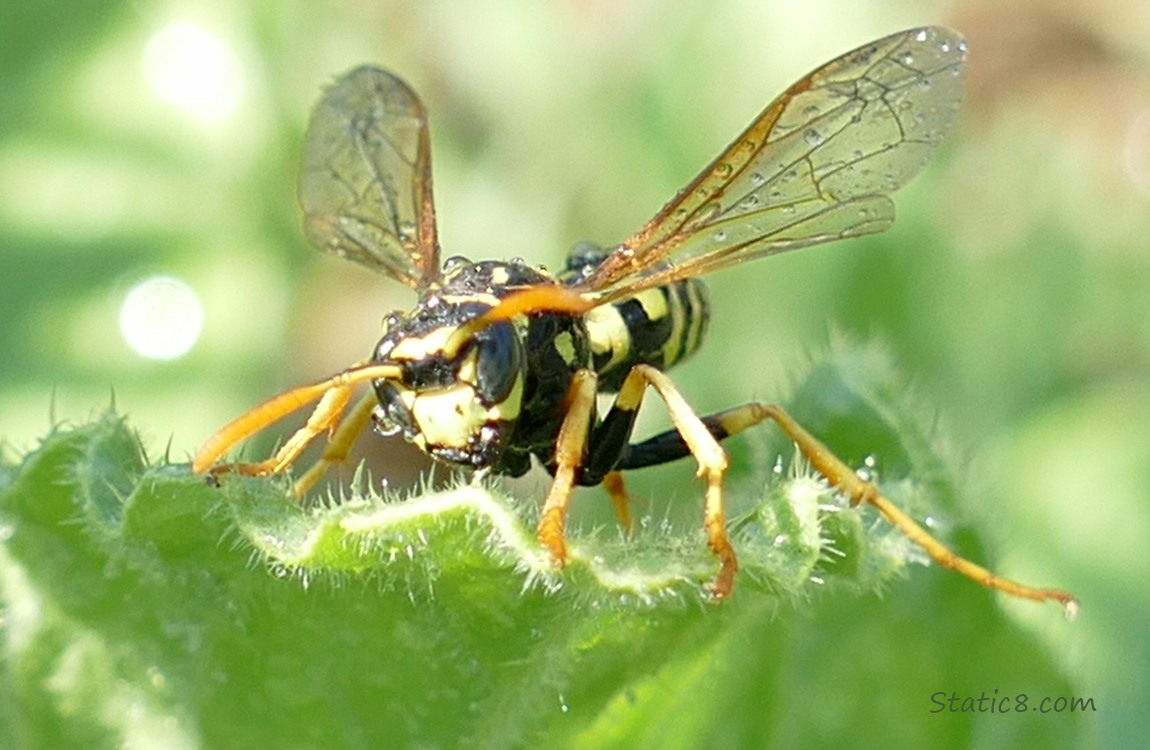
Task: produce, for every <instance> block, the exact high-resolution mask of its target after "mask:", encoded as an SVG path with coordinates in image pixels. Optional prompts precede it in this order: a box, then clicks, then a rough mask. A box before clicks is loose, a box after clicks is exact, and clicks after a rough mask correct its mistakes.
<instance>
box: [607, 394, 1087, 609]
mask: <svg viewBox="0 0 1150 750" xmlns="http://www.w3.org/2000/svg"><path fill="white" fill-rule="evenodd" d="M765 420H771V421H773V422H774V423H775V424H776V425H778V426H779V429H781V430H782V431H783V433H784V434H785V435H786V436H787V437H788V438H790V440H791V441H792V442H794V444H795V445H796V446H798V448H799V451H800V452H801V453H802V454H803V456H804V457H806V459H807V460H808V461H810V463H811V466H813V467H814V469H815V470H816V471H817V472H818V473H819V474H821V475H822V476H823V477H825V478H826V479H827V481H828V482H830V483H831V485H833V486H834V487H835V489H837V490H839V491H840V492H842V493H843V494H845V495H846V496H847V497H848V498H850V501H851V504H852V505H856V506H857V505H860V504H862V503H866V504H868V505H871V506H873V507H874V508H875V509H876V510H878V512H879V513H880V514H881V515H882V516H883V518H885V519H886V520H887V522H888V523H890V524H891V525H892V526H895V527H896V528H897V529H899V530H900V531H901V532H902V533H903V534H905V535H906V536H907V537H908V538H910V540H911V541H912V542H914V543H915V544H917V545H918V546H919V547H921V548H922V549H923V551H925V552H926V553H927V554H928V555H930V557H931V558H932V559H933V560H934V561H935V562H937V563H938V564H939V565H941V566H943V567H944V568H950V569H952V570H955V571H957V572H958V573H961V574H962V575H964V576H966V577H967V578H970V579H971V580H973V581H976V582H977V583H980V584H982V585H983V586H986V587H987V588H990V589H995V590H997V591H1002V592H1004V593H1006V594H1010V595H1011V596H1017V597H1021V598H1023V599H1032V600H1034V601H1051V600H1053V601H1056V602H1059V603H1060V604H1062V606H1063V607H1065V608H1066V611H1067V612H1068V613H1070V614H1073V613H1074V612H1075V611H1076V610H1077V608H1078V600H1077V599H1075V597H1074V596H1073V595H1071V594H1069V593H1067V592H1065V591H1061V590H1059V589H1047V588H1036V587H1033V586H1028V585H1026V584H1023V583H1019V582H1017V581H1014V580H1011V579H1009V578H1003V577H1001V576H998V575H995V574H994V573H992V572H991V571H989V570H987V569H986V568H984V567H982V566H980V565H978V564H976V563H974V562H971V561H970V560H967V559H966V558H964V557H961V556H959V555H958V554H957V553H955V552H953V551H952V550H951V549H950V548H948V547H947V546H946V545H945V544H943V543H942V542H940V541H939V540H938V539H936V538H935V537H934V536H932V535H931V534H930V533H929V532H928V531H927V530H926V529H924V528H923V527H922V526H921V525H919V523H918V522H917V521H915V520H914V519H913V518H911V517H910V516H909V515H907V513H906V512H905V511H903V510H902V509H901V508H899V507H898V506H897V505H895V504H894V503H893V502H891V501H890V500H889V499H888V498H886V497H885V496H884V495H883V494H882V492H881V491H880V490H879V488H878V486H877V485H875V484H873V483H871V482H867V481H865V480H863V479H861V478H860V477H859V476H858V474H857V473H856V472H855V471H853V470H852V469H851V468H850V467H849V466H847V465H846V464H845V463H844V462H843V461H842V459H840V458H839V457H838V456H836V455H835V454H834V453H832V452H831V450H830V449H829V448H828V447H827V446H826V445H824V444H823V443H822V442H821V441H820V440H818V439H817V438H816V437H814V436H813V435H811V434H810V433H809V432H807V431H806V429H804V428H803V427H802V425H800V424H799V423H798V422H796V421H795V420H794V419H793V418H792V417H791V416H790V415H789V414H788V413H787V412H786V411H784V410H783V409H782V408H781V407H779V406H774V405H766V404H760V403H751V404H745V405H743V406H739V407H736V408H734V409H729V410H727V411H724V412H719V413H718V414H712V415H710V416H707V417H703V420H702V421H703V423H704V424H705V425H706V427H707V429H708V431H709V432H710V433H711V435H712V436H713V437H714V438H715V439H717V440H723V439H725V438H727V437H730V436H731V435H735V434H738V433H739V432H742V431H743V430H745V429H747V428H748V427H752V426H754V425H757V424H759V423H760V422H763V421H765ZM690 452H691V451H690V449H689V448H688V447H687V446H686V445H685V444H684V443H683V441H682V440H681V439H680V436H679V434H678V433H677V432H675V431H669V432H665V433H663V434H661V435H656V436H655V437H653V438H651V439H649V440H646V441H644V442H642V443H639V444H637V445H633V446H629V448H628V450H627V451H626V452H625V453H624V454H623V456H622V457H621V458H620V460H619V463H618V465H617V467H616V468H618V469H622V470H626V469H637V468H640V467H643V466H651V465H654V464H659V463H664V462H666V461H671V460H674V459H676V458H681V457H683V456H685V455H687V454H688V453H690Z"/></svg>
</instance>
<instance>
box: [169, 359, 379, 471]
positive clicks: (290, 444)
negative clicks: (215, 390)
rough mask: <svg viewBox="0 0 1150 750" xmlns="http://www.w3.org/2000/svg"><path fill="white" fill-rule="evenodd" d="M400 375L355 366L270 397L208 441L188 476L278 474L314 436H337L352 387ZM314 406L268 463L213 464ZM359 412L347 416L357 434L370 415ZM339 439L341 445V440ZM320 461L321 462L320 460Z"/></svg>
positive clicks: (362, 407) (358, 408) (353, 391)
mask: <svg viewBox="0 0 1150 750" xmlns="http://www.w3.org/2000/svg"><path fill="white" fill-rule="evenodd" d="M400 374H401V372H400V369H399V368H398V367H396V366H395V365H371V364H368V365H357V366H355V367H352V368H350V369H347V370H344V371H343V372H341V373H339V374H337V375H334V376H332V377H330V378H328V379H326V380H322V381H320V382H318V383H313V384H312V385H305V386H300V387H298V388H293V389H291V390H289V391H285V392H283V393H281V394H279V395H278V396H273V397H272V398H270V399H268V400H267V401H265V402H263V403H262V404H260V405H259V406H257V407H255V408H254V409H252V410H251V411H248V412H246V413H245V414H242V415H240V416H239V417H238V418H236V419H235V420H234V421H232V422H231V423H229V424H227V425H225V426H224V427H223V429H221V430H220V431H219V432H217V433H216V434H215V435H213V436H212V437H211V438H209V439H208V441H207V442H206V443H204V445H203V446H202V447H201V448H200V450H199V451H198V452H197V453H196V456H195V458H194V459H193V461H192V470H193V471H195V472H197V473H205V472H209V471H210V472H211V473H212V474H223V473H227V472H236V473H238V474H244V475H248V476H263V475H267V474H277V473H279V472H282V471H283V470H284V469H286V468H287V467H288V466H291V464H292V463H293V462H295V460H296V459H298V458H299V456H300V454H301V453H303V451H304V450H305V449H306V448H307V446H308V445H309V444H310V443H311V442H312V441H313V440H315V438H316V437H318V436H319V435H320V434H322V433H324V432H331V431H337V429H336V428H337V427H338V426H339V424H340V419H341V416H342V415H343V412H344V410H345V409H346V408H347V405H348V403H349V402H350V401H351V397H352V395H353V394H354V393H355V389H356V387H357V386H359V385H360V384H361V383H363V382H365V381H371V380H379V379H382V378H394V377H398V376H399V375H400ZM317 400H318V401H319V403H318V404H317V405H316V407H315V410H314V411H312V414H311V416H310V417H309V418H308V421H307V424H305V425H304V426H303V427H301V428H300V429H298V430H296V432H295V434H293V435H292V436H291V437H290V438H288V440H287V442H286V443H284V444H283V446H282V447H281V448H280V449H279V450H278V451H277V452H276V454H275V455H274V456H272V457H271V458H269V459H268V460H266V461H261V462H259V463H237V464H217V463H216V462H217V461H219V459H220V458H222V457H223V456H224V455H225V454H227V452H228V451H230V450H231V449H232V448H234V447H235V446H236V445H238V444H239V443H241V442H243V441H244V440H247V439H248V438H249V437H251V436H252V435H255V434H256V433H257V432H259V431H261V430H263V429H265V428H267V427H268V426H270V425H271V424H273V423H275V422H277V421H279V420H280V419H282V418H283V417H286V416H287V415H289V414H291V413H292V412H294V411H298V410H299V409H302V408H303V407H305V406H307V405H308V404H310V403H312V402H313V401H317ZM364 410H365V407H364V405H363V402H361V403H360V404H359V405H357V406H356V408H355V410H354V413H353V420H352V421H356V420H357V419H358V422H359V424H360V425H361V427H360V430H361V431H362V425H363V424H366V419H367V418H368V417H369V416H370V410H368V411H367V416H364V415H363V414H361V413H360V412H362V411H364ZM342 433H343V431H342V430H338V431H337V435H338V434H342ZM341 439H342V440H347V437H346V435H345V436H344V437H342V438H341ZM345 448H346V446H344V448H336V449H335V451H336V452H335V453H333V455H336V454H338V452H339V450H344V452H346V450H345ZM322 461H323V459H321V462H322ZM330 463H331V462H327V464H326V465H330ZM309 474H310V472H309ZM317 480H318V477H316V478H315V479H312V480H311V481H312V484H314V483H315V481H317ZM297 494H298V493H297Z"/></svg>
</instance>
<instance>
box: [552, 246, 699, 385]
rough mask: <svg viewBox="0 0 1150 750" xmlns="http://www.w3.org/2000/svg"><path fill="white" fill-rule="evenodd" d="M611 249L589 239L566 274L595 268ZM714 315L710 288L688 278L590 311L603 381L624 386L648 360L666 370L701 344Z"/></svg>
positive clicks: (593, 346)
mask: <svg viewBox="0 0 1150 750" xmlns="http://www.w3.org/2000/svg"><path fill="white" fill-rule="evenodd" d="M604 257H606V254H605V251H603V250H602V249H600V248H599V247H597V246H595V245H591V244H589V243H580V244H579V245H576V246H575V247H574V248H572V249H571V252H570V254H569V255H568V259H567V273H566V274H565V277H566V278H578V277H579V276H582V275H585V274H587V273H589V272H590V271H591V270H593V269H594V268H595V267H596V266H598V265H599V263H601V262H602V259H603V258H604ZM709 320H710V303H709V301H708V298H707V288H706V286H704V284H703V282H701V281H699V280H698V279H694V278H691V279H685V280H683V281H677V282H675V283H673V284H668V285H666V286H660V287H655V288H653V289H647V290H644V291H642V292H639V293H638V294H636V295H634V296H633V297H626V298H624V299H621V300H616V301H615V302H609V303H607V304H605V305H602V306H600V307H597V308H595V309H594V310H591V311H590V312H588V313H587V314H586V315H584V322H585V323H586V326H587V333H588V336H589V337H590V343H591V353H592V356H593V363H594V367H595V371H596V372H597V373H598V374H599V385H600V388H601V389H602V390H604V391H615V390H618V388H619V386H620V385H622V383H623V378H625V377H627V373H628V372H630V370H631V368H632V367H634V366H635V365H638V364H646V365H651V366H653V367H656V368H658V369H660V370H665V369H667V368H668V367H671V366H672V365H674V364H675V363H676V362H679V361H680V360H682V359H683V358H684V357H687V356H688V355H690V354H691V353H693V352H694V351H695V350H696V349H698V348H699V344H700V343H702V341H703V336H704V334H705V333H706V330H707V323H708V322H709Z"/></svg>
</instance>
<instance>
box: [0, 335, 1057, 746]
mask: <svg viewBox="0 0 1150 750" xmlns="http://www.w3.org/2000/svg"><path fill="white" fill-rule="evenodd" d="M895 379H896V378H895V375H894V373H893V371H892V369H891V368H890V366H889V364H888V363H887V362H886V360H885V358H884V357H883V356H882V355H881V353H878V352H875V351H874V350H866V349H863V350H860V349H852V348H850V347H847V346H846V345H840V346H839V347H838V348H837V349H836V351H834V352H833V353H832V356H830V357H829V358H827V359H826V360H825V361H821V362H816V363H814V364H813V365H812V368H811V373H810V375H809V377H808V378H807V379H804V380H801V381H798V382H797V383H796V388H795V393H796V398H795V399H794V400H793V402H792V403H790V404H788V406H789V407H791V408H792V410H793V411H794V412H795V413H796V414H799V415H803V416H804V417H805V416H810V417H811V419H810V421H811V426H812V427H813V428H814V429H815V431H816V432H817V433H818V434H820V435H822V436H823V437H824V438H825V439H827V440H828V441H829V442H830V443H831V444H832V445H833V446H835V447H836V449H841V450H843V452H844V453H845V454H846V455H847V456H848V457H849V458H851V460H852V461H854V462H855V463H858V464H860V465H861V463H862V458H865V454H863V455H861V456H860V455H859V454H856V453H855V451H856V450H865V448H862V447H857V448H856V445H860V444H856V443H855V442H853V441H852V436H857V435H858V434H860V433H861V434H864V435H866V436H868V440H867V441H865V442H866V443H869V444H870V445H872V446H875V448H874V453H875V455H876V456H877V457H879V460H878V463H877V467H878V468H877V470H878V472H879V474H880V476H879V479H880V481H881V482H882V484H883V485H884V487H885V488H886V490H887V492H888V493H889V494H890V496H891V497H892V498H893V499H895V500H896V501H897V502H899V503H900V504H902V505H903V506H904V507H906V508H908V509H910V510H911V511H912V512H913V513H915V514H916V515H918V516H920V517H921V516H925V515H934V516H936V517H941V518H943V519H945V518H947V517H950V513H949V510H950V509H952V508H953V505H954V503H955V502H956V498H959V497H960V496H961V492H960V485H959V484H958V483H957V482H956V479H955V476H954V474H953V473H951V470H950V468H949V467H950V462H949V459H948V458H946V457H945V456H942V455H940V453H939V445H940V443H939V441H938V439H937V436H936V435H935V434H933V432H932V430H931V429H925V428H923V427H922V424H923V422H922V420H921V419H920V417H919V415H918V414H916V411H915V408H916V407H914V406H913V405H911V404H909V403H908V402H909V401H910V399H908V398H906V396H905V393H904V389H901V388H899V387H897V386H896V385H894V384H893V381H894V380H895ZM818 414H823V415H825V416H824V418H823V419H824V422H823V424H821V425H819V424H817V423H818V422H819V418H818V416H817V415H818ZM766 434H769V432H768V430H767V428H766V427H764V428H762V430H756V431H754V434H752V435H751V436H749V439H748V440H746V443H747V444H749V445H750V450H749V451H746V450H745V445H744V446H743V447H736V446H732V447H736V450H735V453H736V454H742V453H744V452H749V453H751V454H752V456H751V457H750V458H749V459H743V462H742V464H741V465H742V466H744V467H746V466H748V465H749V466H750V468H749V469H744V470H742V471H740V472H736V475H735V476H733V477H732V480H731V482H730V487H731V492H730V501H731V524H730V526H731V530H732V536H733V539H734V542H735V545H736V548H737V550H738V552H739V555H740V563H741V570H740V575H739V579H738V583H737V586H736V593H735V596H734V597H733V598H732V599H731V600H730V601H727V602H724V603H721V604H716V603H714V602H711V601H710V600H709V598H708V597H707V595H706V592H705V588H704V584H705V583H706V582H707V581H708V580H709V579H710V578H711V577H712V576H713V575H714V574H715V572H716V570H717V564H716V562H715V560H714V559H713V557H712V556H711V555H710V553H709V552H708V551H707V549H706V545H705V542H704V538H703V534H702V530H701V529H700V528H697V527H696V525H695V524H694V523H692V524H683V523H678V522H677V521H675V520H673V519H668V520H666V521H664V522H653V521H651V520H650V519H647V521H646V522H645V523H642V524H640V525H639V529H638V531H637V533H636V534H635V535H634V538H630V539H625V538H623V537H622V535H621V534H619V533H618V532H617V531H616V530H614V529H597V530H596V529H590V530H589V529H581V528H573V529H571V530H570V535H571V551H572V560H571V563H570V564H569V566H568V567H567V568H566V569H564V570H562V571H559V570H555V569H554V568H553V567H552V566H551V564H550V561H549V559H548V557H547V556H546V554H545V553H544V551H543V550H542V548H541V547H540V546H539V544H538V543H537V542H536V540H535V536H534V531H533V527H534V518H533V514H535V513H537V511H536V510H535V504H536V499H535V498H512V497H509V496H508V495H507V493H506V491H505V490H504V489H502V488H501V486H500V485H499V484H497V483H496V484H475V485H471V484H463V485H459V486H456V487H453V488H450V489H447V490H443V491H438V492H428V493H424V494H420V495H418V496H415V497H411V498H408V499H405V500H400V499H397V498H394V497H387V498H384V497H378V496H366V497H351V498H347V499H345V500H344V501H343V502H338V503H336V502H321V503H318V504H316V505H315V506H314V507H310V508H301V507H299V506H297V505H296V504H295V503H294V502H292V501H291V500H290V498H289V493H288V492H287V489H288V488H287V485H286V483H285V482H284V481H282V480H278V479H276V480H255V479H243V478H239V477H232V476H225V477H222V481H221V483H220V485H221V486H219V487H218V488H217V487H213V486H211V485H209V484H208V483H206V482H205V481H204V480H203V478H202V477H198V476H195V475H192V474H191V473H190V471H189V470H188V468H187V466H186V465H182V464H167V463H163V462H151V461H148V460H147V459H146V457H145V455H144V450H143V449H142V447H141V446H140V443H139V440H138V438H137V437H136V436H135V434H134V433H133V432H132V430H131V429H130V428H129V427H128V426H127V425H126V424H125V422H124V421H123V419H122V418H121V417H119V416H117V415H114V414H107V415H105V416H103V417H101V418H99V419H96V420H94V421H92V422H90V423H88V424H84V425H81V426H78V427H73V428H67V429H64V428H61V429H58V430H56V431H54V432H53V433H52V434H50V435H49V436H47V437H46V438H45V439H44V441H43V442H42V444H41V445H40V446H39V447H38V448H37V449H36V450H34V451H32V452H31V453H29V454H28V455H27V456H26V457H24V458H23V460H22V462H21V463H20V464H19V465H18V466H6V467H4V471H3V474H2V476H4V477H5V481H4V484H3V485H0V487H2V490H0V532H2V533H0V537H2V538H3V539H4V543H3V546H2V547H0V593H2V596H3V601H4V607H5V609H4V610H3V612H4V615H3V628H2V630H0V634H2V636H3V647H4V649H5V653H6V659H5V660H4V662H3V673H2V674H0V678H2V680H3V685H4V692H5V694H6V696H7V697H6V699H5V700H4V701H3V702H2V703H3V707H2V708H0V712H2V714H0V716H2V719H3V721H2V722H0V745H3V746H5V747H27V748H37V747H44V748H49V747H51V748H58V747H106V746H139V747H158V746H163V747H211V748H231V747H235V748H250V747H265V746H266V747H324V748H331V747H383V746H394V747H405V746H421V747H439V746H446V747H452V746H461V745H462V746H469V747H485V748H487V747H518V746H540V745H548V746H572V747H595V748H601V747H704V746H720V745H721V746H726V747H736V746H765V745H768V744H772V743H776V742H777V743H779V744H786V745H788V746H801V745H812V746H813V745H821V744H826V743H832V742H834V743H839V744H843V743H846V742H851V743H852V744H860V743H862V744H878V743H882V744H885V745H899V744H910V743H912V742H913V743H915V744H924V743H928V742H929V743H931V744H934V745H943V746H946V745H951V746H957V745H963V746H966V745H968V744H970V743H971V742H972V741H973V738H975V737H979V738H982V739H983V740H984V741H985V739H986V738H988V737H989V738H994V739H998V738H1005V739H1008V740H1009V741H1011V742H1012V743H1014V742H1015V741H1016V740H1017V741H1018V742H1021V744H1022V745H1023V746H1031V745H1032V746H1035V747H1037V746H1039V745H1040V744H1041V746H1043V747H1050V746H1065V745H1072V744H1075V743H1074V738H1075V737H1076V736H1078V732H1076V731H1075V729H1076V725H1074V724H1072V723H1071V722H1072V721H1075V720H1076V719H1065V720H1062V719H1060V720H1058V721H1054V720H1052V721H1046V722H1043V723H1042V724H1041V725H1035V724H1027V725H1026V726H1027V729H1028V732H1027V734H1026V736H1025V737H1022V738H1021V739H1020V738H1019V737H1016V736H1014V731H1015V730H1014V729H1013V727H1014V726H1015V725H1014V724H1012V723H1009V722H1008V723H1004V722H1002V721H1001V720H1000V719H1001V717H994V718H993V719H991V718H990V717H987V716H985V715H978V714H970V713H954V714H950V713H943V714H934V713H931V708H932V705H933V704H932V703H931V700H930V696H931V695H932V694H934V693H937V692H939V691H945V692H947V693H949V692H950V691H957V692H958V693H960V694H964V693H970V692H973V693H974V694H976V695H977V693H978V691H979V690H985V691H990V690H993V689H995V688H999V689H1002V690H1004V691H1005V690H1010V691H1018V690H1027V691H1029V692H1032V693H1036V694H1037V693H1050V694H1061V693H1066V692H1067V691H1066V685H1065V683H1064V680H1063V679H1062V677H1061V676H1060V675H1059V673H1058V670H1057V669H1056V668H1055V667H1054V666H1053V665H1052V663H1051V661H1050V659H1049V658H1048V657H1047V655H1046V654H1044V653H1043V651H1042V649H1041V647H1040V646H1039V645H1037V644H1035V643H1034V642H1033V641H1032V640H1031V639H1030V638H1029V637H1027V636H1026V635H1025V634H1023V633H1020V632H1019V631H1018V630H1017V629H1016V628H1015V627H1014V626H1013V625H1012V624H1011V623H1010V621H1009V620H1008V619H1007V618H1005V617H1004V616H1003V614H1002V613H1001V612H1000V611H999V609H998V608H997V607H996V606H995V605H994V599H993V597H994V595H992V594H990V593H989V592H986V591H984V590H982V589H980V588H979V587H977V586H975V585H974V584H972V583H970V582H969V581H966V580H964V579H960V578H958V577H957V576H954V575H953V574H950V573H948V572H946V571H942V570H938V569H925V568H923V567H922V566H919V565H914V566H912V567H911V568H910V569H909V570H908V568H907V564H908V562H918V561H920V559H921V554H920V553H919V552H918V551H917V549H916V548H914V547H913V546H912V545H910V544H909V543H908V542H907V541H906V540H905V539H904V538H903V537H901V535H899V534H898V533H897V532H894V531H892V530H891V529H890V528H889V527H887V526H886V525H885V524H884V523H883V522H882V521H881V519H878V518H877V517H876V516H875V515H874V514H873V513H871V512H869V511H867V510H865V509H863V510H857V509H852V508H850V507H849V506H848V505H847V504H846V503H845V502H844V501H843V499H842V498H839V497H837V496H835V495H834V494H833V493H830V492H828V491H827V489H826V487H825V485H824V484H823V483H822V482H821V481H819V480H818V478H817V477H813V476H811V474H810V472H809V470H808V469H807V468H806V467H805V465H804V464H803V462H801V461H790V460H789V459H790V457H791V456H793V454H794V451H793V448H791V447H790V446H788V445H786V443H785V442H783V441H779V442H778V443H777V444H775V445H774V446H773V447H772V446H771V445H770V444H769V443H767V441H766V440H765V439H764V437H763V435H766ZM780 454H781V455H782V456H783V460H782V461H780V462H776V457H777V456H779V455H780ZM888 457H889V460H888ZM872 463H873V462H872ZM870 470H871V471H874V470H875V468H874V467H871V469H870ZM920 477H921V479H920ZM698 489H699V492H700V494H701V487H699V488H698ZM696 515H701V514H696ZM962 541H963V548H964V550H966V551H968V552H970V554H972V555H975V556H977V555H979V554H980V550H979V549H978V545H977V543H976V537H974V535H973V533H969V532H966V533H963V534H962ZM908 576H909V577H911V578H912V581H911V582H906V581H904V579H905V578H906V577H908ZM875 592H881V593H882V596H881V597H879V596H876V595H875ZM1049 611H1050V615H1049V616H1050V617H1051V618H1052V620H1057V619H1058V618H1059V617H1060V615H1059V613H1058V611H1057V610H1056V609H1054V608H1050V610H1049ZM988 661H990V662H991V663H996V662H997V663H1001V664H1003V665H1004V667H1003V672H1002V682H1001V683H1000V684H995V685H986V684H971V683H969V682H968V681H969V680H970V679H971V678H970V675H972V674H977V675H984V674H985V673H986V670H985V663H986V662H988ZM979 662H981V663H982V667H983V668H982V669H980V670H978V671H972V669H971V667H970V665H971V664H972V663H979ZM1059 721H1063V722H1064V723H1059Z"/></svg>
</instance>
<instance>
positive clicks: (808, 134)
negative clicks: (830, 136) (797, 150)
mask: <svg viewBox="0 0 1150 750" xmlns="http://www.w3.org/2000/svg"><path fill="white" fill-rule="evenodd" d="M803 140H804V141H806V142H807V145H808V146H810V147H811V148H814V147H816V146H821V145H822V143H823V142H824V141H825V140H826V136H824V135H823V134H822V133H820V132H819V131H818V130H815V129H814V128H807V129H806V130H804V131H803Z"/></svg>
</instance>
